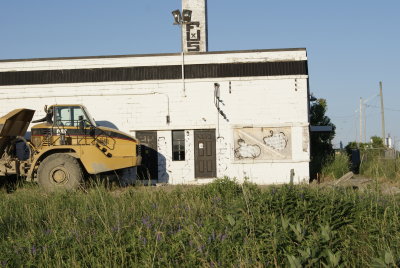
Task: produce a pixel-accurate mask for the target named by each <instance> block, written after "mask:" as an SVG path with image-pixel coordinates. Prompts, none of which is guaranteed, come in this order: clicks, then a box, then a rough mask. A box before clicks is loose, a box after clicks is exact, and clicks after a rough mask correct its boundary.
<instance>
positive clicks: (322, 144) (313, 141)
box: [310, 99, 336, 180]
mask: <svg viewBox="0 0 400 268" xmlns="http://www.w3.org/2000/svg"><path fill="white" fill-rule="evenodd" d="M327 106H328V105H327V102H326V100H325V99H317V100H316V101H314V102H312V103H311V107H310V114H311V117H310V124H311V125H312V126H332V131H331V132H311V133H310V147H311V163H310V179H311V180H313V179H315V178H317V174H318V173H321V170H322V167H323V166H324V165H325V164H326V163H328V161H329V160H331V159H333V155H334V150H333V146H332V140H333V138H334V137H335V129H336V126H335V125H334V124H333V123H332V122H331V119H330V118H329V117H328V116H326V115H325V113H326V111H327Z"/></svg>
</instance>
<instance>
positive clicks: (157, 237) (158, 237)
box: [156, 232, 162, 241]
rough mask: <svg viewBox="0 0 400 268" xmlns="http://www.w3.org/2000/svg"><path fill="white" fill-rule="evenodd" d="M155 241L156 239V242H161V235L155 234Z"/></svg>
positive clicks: (159, 233)
mask: <svg viewBox="0 0 400 268" xmlns="http://www.w3.org/2000/svg"><path fill="white" fill-rule="evenodd" d="M156 239H157V241H161V239H162V233H161V232H157V234H156Z"/></svg>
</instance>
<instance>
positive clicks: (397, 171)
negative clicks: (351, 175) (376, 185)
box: [360, 150, 400, 181]
mask: <svg viewBox="0 0 400 268" xmlns="http://www.w3.org/2000/svg"><path fill="white" fill-rule="evenodd" d="M361 156H362V157H361V160H362V161H361V165H360V174H363V175H365V176H367V177H371V178H382V179H386V180H392V181H393V180H399V179H400V159H399V158H393V159H390V158H389V159H388V158H385V157H384V155H383V151H380V150H362V151H361Z"/></svg>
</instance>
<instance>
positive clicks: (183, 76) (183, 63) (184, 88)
mask: <svg viewBox="0 0 400 268" xmlns="http://www.w3.org/2000/svg"><path fill="white" fill-rule="evenodd" d="M179 25H180V26H181V49H182V86H183V96H184V97H186V85H185V52H184V51H183V25H184V23H183V22H181V23H180V24H179Z"/></svg>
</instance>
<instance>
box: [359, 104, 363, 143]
mask: <svg viewBox="0 0 400 268" xmlns="http://www.w3.org/2000/svg"><path fill="white" fill-rule="evenodd" d="M362 103H363V100H362V97H360V143H362V140H363V138H362V136H363V134H362V133H363V123H362V121H363V116H362V108H363V107H362Z"/></svg>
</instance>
